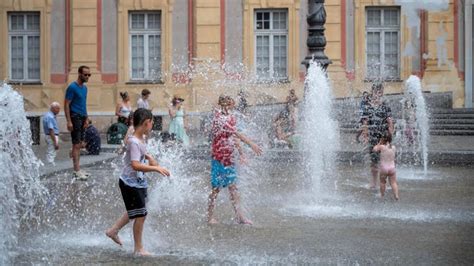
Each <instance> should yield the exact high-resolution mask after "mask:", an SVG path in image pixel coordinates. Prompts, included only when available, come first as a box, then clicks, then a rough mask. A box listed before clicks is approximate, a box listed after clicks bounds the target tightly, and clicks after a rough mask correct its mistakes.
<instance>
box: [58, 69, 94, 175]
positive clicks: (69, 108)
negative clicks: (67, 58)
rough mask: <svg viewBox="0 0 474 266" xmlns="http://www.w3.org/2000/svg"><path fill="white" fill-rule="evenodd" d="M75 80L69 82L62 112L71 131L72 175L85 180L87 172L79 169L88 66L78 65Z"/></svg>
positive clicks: (84, 121)
mask: <svg viewBox="0 0 474 266" xmlns="http://www.w3.org/2000/svg"><path fill="white" fill-rule="evenodd" d="M78 72H79V75H78V77H77V80H76V81H74V82H72V83H71V84H69V86H68V87H67V89H66V96H65V99H64V113H65V115H66V120H67V129H68V130H69V131H70V132H71V140H72V162H73V166H74V172H73V177H74V178H77V179H79V180H87V178H88V177H89V174H87V173H85V172H83V171H81V169H80V163H79V159H80V154H81V147H82V142H83V141H84V130H85V126H86V119H87V86H86V84H85V83H86V82H87V81H89V77H90V76H91V72H90V69H89V67H88V66H80V67H79V69H78Z"/></svg>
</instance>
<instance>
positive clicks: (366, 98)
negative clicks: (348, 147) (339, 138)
mask: <svg viewBox="0 0 474 266" xmlns="http://www.w3.org/2000/svg"><path fill="white" fill-rule="evenodd" d="M369 106H370V94H369V93H368V92H366V91H364V92H363V93H362V98H361V99H360V105H359V129H358V132H357V135H356V141H357V142H360V136H361V135H362V133H363V131H364V130H363V126H364V122H367V119H368V117H367V116H366V115H367V110H368V108H369Z"/></svg>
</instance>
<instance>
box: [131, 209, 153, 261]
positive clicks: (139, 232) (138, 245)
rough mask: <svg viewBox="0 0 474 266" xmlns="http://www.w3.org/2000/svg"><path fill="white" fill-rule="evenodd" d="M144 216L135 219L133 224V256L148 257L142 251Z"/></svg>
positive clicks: (145, 252) (143, 250) (146, 253)
mask: <svg viewBox="0 0 474 266" xmlns="http://www.w3.org/2000/svg"><path fill="white" fill-rule="evenodd" d="M145 218H146V216H143V217H138V218H135V222H134V223H133V240H134V242H135V251H134V253H135V255H141V256H148V255H150V253H148V252H147V251H145V249H143V242H142V236H143V224H144V223H145Z"/></svg>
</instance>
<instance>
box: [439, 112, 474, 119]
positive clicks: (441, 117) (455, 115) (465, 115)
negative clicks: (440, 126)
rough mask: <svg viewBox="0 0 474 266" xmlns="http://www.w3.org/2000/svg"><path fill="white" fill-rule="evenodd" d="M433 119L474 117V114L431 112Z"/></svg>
mask: <svg viewBox="0 0 474 266" xmlns="http://www.w3.org/2000/svg"><path fill="white" fill-rule="evenodd" d="M430 117H431V119H474V114H469V113H466V114H431V115H430Z"/></svg>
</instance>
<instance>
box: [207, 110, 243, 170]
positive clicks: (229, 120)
mask: <svg viewBox="0 0 474 266" xmlns="http://www.w3.org/2000/svg"><path fill="white" fill-rule="evenodd" d="M236 122H237V121H236V119H235V116H233V115H231V114H228V115H225V114H223V113H221V112H215V113H214V119H213V120H212V136H213V138H212V159H214V160H217V161H219V162H220V163H222V164H223V165H224V166H229V165H232V164H233V162H232V161H233V153H234V146H235V143H234V138H233V135H234V134H235V132H237V128H236Z"/></svg>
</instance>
